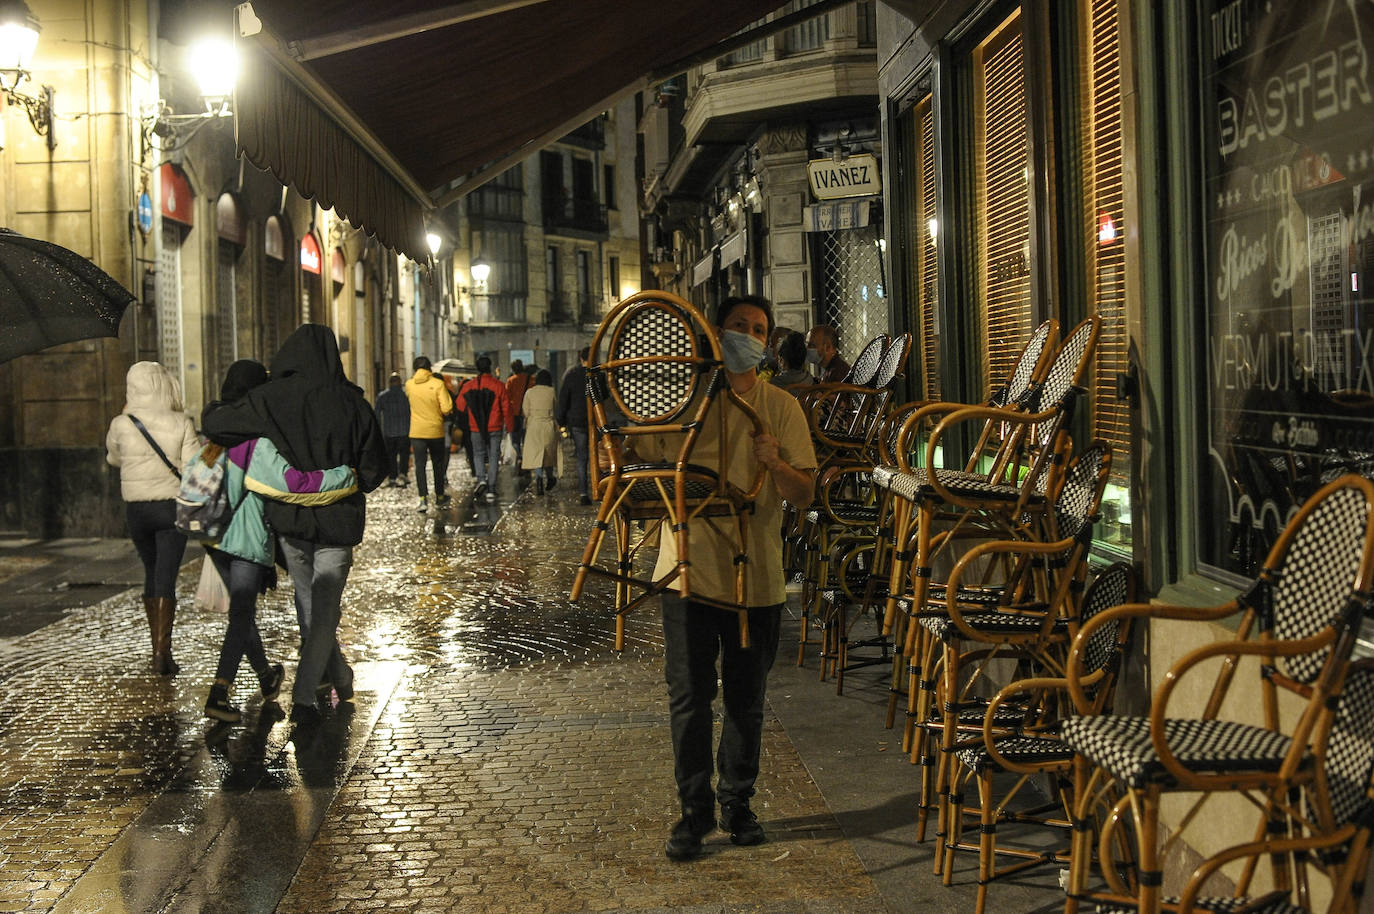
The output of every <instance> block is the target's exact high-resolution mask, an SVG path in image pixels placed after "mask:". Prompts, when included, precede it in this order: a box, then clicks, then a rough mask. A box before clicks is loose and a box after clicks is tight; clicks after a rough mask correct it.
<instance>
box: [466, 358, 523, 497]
mask: <svg viewBox="0 0 1374 914" xmlns="http://www.w3.org/2000/svg"><path fill="white" fill-rule="evenodd" d="M456 409H457V410H458V411H459V412H460V413H463V414H465V415H466V416H467V423H468V434H469V435H471V436H472V463H473V472H474V473H475V475H476V476H477V493H480V494H482V495H483V496H484V497H485V498H486V500H487V501H496V472H497V470H498V468H499V467H500V463H501V436H502V434H504V433H505V431H506V429H507V428H508V427H510V425H511V415H510V403H509V402H508V401H507V400H506V387H505V385H504V384H502V383H501V382H500V381H498V380H496V378H494V377H492V376H491V359H490V358H489V357H487V356H479V357H478V359H477V377H475V378H472V379H471V380H469V381H468V382H467V383H466V384H464V385H463V386H462V387H461V388H460V389H459V390H458V403H457V406H456Z"/></svg>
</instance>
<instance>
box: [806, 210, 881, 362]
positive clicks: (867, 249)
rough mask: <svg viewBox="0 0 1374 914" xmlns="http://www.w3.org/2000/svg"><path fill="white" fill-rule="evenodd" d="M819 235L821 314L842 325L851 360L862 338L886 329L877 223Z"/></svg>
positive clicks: (826, 320)
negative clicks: (875, 225)
mask: <svg viewBox="0 0 1374 914" xmlns="http://www.w3.org/2000/svg"><path fill="white" fill-rule="evenodd" d="M819 235H820V240H819V245H820V267H821V278H820V293H821V312H820V313H821V320H822V323H826V324H829V325H830V326H832V327H834V328H835V329H836V330H838V331H839V335H840V354H841V355H843V356H844V358H845V360H846V361H852V360H853V359H854V357H855V356H857V355H858V354H859V350H860V349H862V348H863V345H864V343H867V342H868V341H869V340H870V339H872V338H873V337H875V336H877V335H878V334H880V333H887V332H888V314H887V290H886V289H885V288H884V287H883V274H882V270H883V267H882V262H881V260H880V259H879V251H878V238H879V234H878V229H877V228H876V227H874V226H866V227H864V228H857V229H840V230H839V231H834V232H822V233H819ZM798 329H804V328H798Z"/></svg>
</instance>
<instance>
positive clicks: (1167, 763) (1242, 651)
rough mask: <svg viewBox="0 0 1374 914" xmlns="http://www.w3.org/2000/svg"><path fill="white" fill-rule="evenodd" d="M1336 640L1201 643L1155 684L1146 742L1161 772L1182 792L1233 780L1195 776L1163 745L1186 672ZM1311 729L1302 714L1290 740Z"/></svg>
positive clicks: (1216, 698) (1328, 636)
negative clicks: (1203, 665)
mask: <svg viewBox="0 0 1374 914" xmlns="http://www.w3.org/2000/svg"><path fill="white" fill-rule="evenodd" d="M1336 637H1337V635H1336V633H1335V631H1332V630H1328V631H1327V632H1326V633H1323V634H1317V635H1314V636H1312V637H1310V638H1302V639H1300V640H1296V641H1272V640H1268V639H1266V640H1261V641H1222V642H1216V643H1213V644H1205V645H1203V646H1202V647H1199V648H1195V649H1194V650H1192V651H1189V652H1188V653H1187V654H1185V655H1184V656H1183V657H1182V658H1181V659H1179V660H1178V662H1176V663H1175V664H1174V665H1173V666H1172V667H1170V668H1169V671H1168V672H1167V673H1165V674H1164V680H1163V681H1162V682H1161V683H1160V684H1159V687H1158V688H1157V689H1156V691H1155V695H1154V697H1153V699H1152V701H1151V708H1150V739H1151V741H1152V742H1153V743H1154V748H1155V751H1156V752H1157V753H1158V754H1159V760H1160V763H1161V764H1162V765H1163V766H1164V768H1165V770H1167V771H1168V772H1169V773H1170V774H1171V775H1173V776H1174V778H1175V779H1176V780H1177V781H1178V783H1179V786H1181V787H1183V788H1184V789H1185V790H1187V789H1196V790H1210V789H1224V788H1225V787H1226V786H1227V785H1229V784H1230V783H1232V780H1233V779H1231V778H1228V777H1227V776H1225V775H1220V776H1218V775H1206V774H1198V773H1196V772H1194V771H1191V770H1189V769H1188V768H1187V767H1185V766H1184V765H1183V764H1181V763H1180V762H1179V761H1178V757H1177V756H1175V755H1174V753H1173V751H1172V750H1171V749H1170V748H1169V744H1168V743H1167V742H1165V739H1164V721H1165V720H1166V718H1167V717H1168V709H1169V698H1170V697H1171V696H1172V694H1173V691H1174V689H1175V688H1176V687H1177V686H1178V684H1179V683H1180V682H1181V681H1182V680H1183V677H1184V676H1185V675H1186V674H1187V673H1188V671H1189V670H1191V669H1192V668H1193V667H1196V666H1197V665H1198V664H1200V663H1204V662H1206V661H1208V660H1212V659H1215V658H1217V657H1227V658H1235V659H1237V660H1239V659H1240V658H1242V657H1259V658H1262V659H1267V658H1274V657H1295V656H1297V655H1299V654H1307V653H1311V652H1312V651H1315V650H1319V649H1321V648H1323V647H1329V646H1331V645H1333V644H1335V642H1336ZM1221 697H1222V696H1220V695H1215V694H1214V695H1213V699H1212V701H1211V702H1209V704H1211V705H1212V706H1213V707H1211V708H1209V709H1208V710H1209V711H1210V712H1211V713H1210V714H1208V713H1206V712H1204V717H1203V719H1208V720H1209V719H1213V718H1215V713H1216V706H1217V705H1219V704H1220V699H1221ZM1311 726H1312V721H1311V720H1310V716H1309V715H1304V716H1303V717H1302V718H1301V725H1300V726H1299V727H1298V728H1297V729H1295V731H1294V733H1293V734H1292V738H1293V739H1294V741H1298V742H1305V741H1306V739H1307V736H1308V732H1309V730H1310V727H1311Z"/></svg>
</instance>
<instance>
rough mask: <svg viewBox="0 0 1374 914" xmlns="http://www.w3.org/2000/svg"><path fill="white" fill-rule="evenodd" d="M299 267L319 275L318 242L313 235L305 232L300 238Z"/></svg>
mask: <svg viewBox="0 0 1374 914" xmlns="http://www.w3.org/2000/svg"><path fill="white" fill-rule="evenodd" d="M301 269H302V270H304V271H305V272H307V273H314V274H315V275H316V276H319V275H320V244H319V242H318V241H316V240H315V236H314V235H310V234H307V235H306V236H305V237H304V238H302V239H301Z"/></svg>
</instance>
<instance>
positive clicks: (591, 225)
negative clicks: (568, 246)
mask: <svg viewBox="0 0 1374 914" xmlns="http://www.w3.org/2000/svg"><path fill="white" fill-rule="evenodd" d="M608 224H609V223H608V222H607V221H606V204H604V203H602V202H601V201H600V200H577V199H566V198H553V199H547V200H545V201H544V228H545V229H546V230H547V229H574V230H576V231H579V232H593V233H596V234H605V232H606V230H607V226H608Z"/></svg>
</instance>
